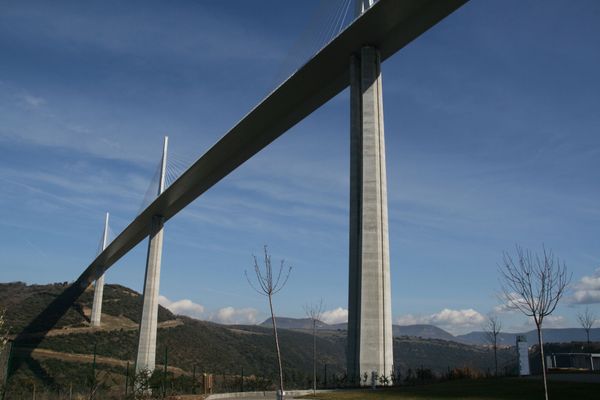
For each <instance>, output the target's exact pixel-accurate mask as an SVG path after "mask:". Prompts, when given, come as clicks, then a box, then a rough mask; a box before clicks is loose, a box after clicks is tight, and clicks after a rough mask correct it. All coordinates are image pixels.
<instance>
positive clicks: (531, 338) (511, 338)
mask: <svg viewBox="0 0 600 400" xmlns="http://www.w3.org/2000/svg"><path fill="white" fill-rule="evenodd" d="M276 320H277V327H278V328H281V329H291V330H307V329H312V321H311V319H310V318H289V317H277V318H276ZM260 326H265V327H266V326H271V318H267V319H266V320H265V321H263V322H262V323H261V324H260ZM347 328H348V324H347V323H339V324H327V323H326V322H323V321H319V322H318V323H317V329H319V330H320V331H345V330H347ZM392 332H393V335H394V337H403V336H408V337H418V338H423V339H441V340H448V341H454V342H459V343H465V344H474V345H487V344H489V342H488V341H487V339H486V336H485V332H483V331H473V332H469V333H467V334H464V335H453V334H451V333H450V332H448V331H445V330H444V329H442V328H439V327H437V326H435V325H427V324H416V325H392ZM520 335H525V336H526V337H527V342H529V343H530V344H535V343H537V332H536V331H535V330H531V331H528V332H519V333H511V332H501V333H500V336H499V344H501V345H505V346H514V345H515V342H516V340H517V336H520ZM543 336H544V342H545V343H568V342H583V341H586V340H587V339H586V334H585V331H584V330H583V328H547V329H544V330H543ZM590 340H591V341H600V328H593V329H592V330H591V331H590Z"/></svg>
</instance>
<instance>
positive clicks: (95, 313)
mask: <svg viewBox="0 0 600 400" xmlns="http://www.w3.org/2000/svg"><path fill="white" fill-rule="evenodd" d="M108 217H109V215H108V213H106V218H105V219H104V233H103V234H102V251H104V249H106V246H107V245H108ZM103 295H104V274H102V275H100V277H99V278H98V279H96V283H95V284H94V303H93V305H92V318H91V323H92V326H100V317H101V316H102V296H103Z"/></svg>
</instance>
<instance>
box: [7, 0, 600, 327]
mask: <svg viewBox="0 0 600 400" xmlns="http://www.w3.org/2000/svg"><path fill="white" fill-rule="evenodd" d="M343 4H344V0H336V1H332V2H329V3H325V5H323V4H320V2H318V1H302V2H299V1H293V2H292V1H289V2H280V1H261V2H248V1H219V2H208V1H178V2H152V1H144V2H142V1H138V2H135V1H133V2H127V3H122V2H116V1H105V2H95V3H85V4H84V3H81V2H76V1H72V2H69V1H60V2H53V3H52V4H48V3H47V2H34V1H30V2H22V1H5V2H3V6H2V11H1V12H0V154H2V156H1V157H0V184H1V185H2V189H1V190H0V209H2V218H1V219H0V243H2V245H0V254H1V257H0V281H15V280H20V281H25V282H29V283H46V282H55V281H69V280H73V279H75V278H76V277H77V276H78V275H79V273H80V272H81V271H82V270H83V269H84V268H85V267H86V266H87V265H88V264H89V263H90V262H91V260H92V259H93V257H94V256H95V254H96V251H97V248H98V242H99V240H100V235H101V231H102V223H103V219H104V213H105V212H106V211H109V212H110V213H111V230H112V231H113V232H114V233H119V232H120V231H121V230H122V229H123V228H124V227H125V226H126V225H127V224H128V223H129V221H130V220H131V219H132V218H134V217H135V215H136V214H137V213H138V212H139V209H140V206H141V205H142V202H143V198H144V194H145V192H146V190H147V188H148V185H149V182H150V180H151V179H152V176H153V174H154V171H155V168H156V166H157V164H158V162H159V158H160V151H161V147H162V138H163V136H164V135H169V138H170V139H169V140H170V149H171V152H172V156H173V158H174V159H178V160H183V161H188V162H191V161H193V160H194V159H195V158H197V157H199V156H200V155H201V154H203V153H204V152H205V151H206V150H207V149H208V148H209V147H210V146H211V145H212V144H213V143H215V142H216V140H218V138H220V137H221V136H222V135H223V134H224V133H225V132H227V130H228V129H229V128H230V127H232V126H233V125H234V124H235V123H236V122H237V121H238V120H239V119H240V118H241V117H243V116H244V115H245V114H246V113H247V112H248V111H249V110H250V108H251V107H253V106H254V105H255V104H256V103H257V102H258V101H260V100H261V99H262V98H264V96H265V95H266V94H268V93H269V91H270V90H272V89H273V88H274V87H275V86H276V85H277V84H278V83H279V82H280V81H281V79H282V78H283V77H285V75H286V73H289V72H291V71H292V70H291V69H290V67H293V66H298V65H300V62H301V61H302V60H301V57H300V59H298V58H299V57H296V54H300V55H302V54H304V53H302V51H299V50H298V49H299V47H298V45H297V43H298V41H299V38H300V39H302V38H303V37H304V38H305V37H307V35H306V34H305V35H304V36H303V32H305V33H306V32H309V34H308V37H309V38H310V37H311V35H310V32H312V31H313V30H315V29H316V28H315V27H317V28H320V25H322V23H323V20H324V19H326V18H324V17H323V15H326V16H327V15H328V14H327V13H325V14H320V15H321V16H320V17H315V16H314V15H315V13H316V12H317V11H318V10H321V11H323V10H324V11H326V12H331V11H332V10H333V11H335V9H336V7H337V6H338V5H340V6H342V5H343ZM319 7H321V8H319ZM599 17H600V4H599V3H598V2H595V1H578V2H575V3H573V2H569V1H566V0H564V1H543V2H542V1H526V2H522V1H516V0H510V1H504V2H494V1H489V0H487V1H484V0H481V1H478V0H473V1H471V2H469V3H468V4H466V5H465V6H463V7H462V8H461V9H459V10H458V11H457V12H455V13H454V14H452V15H451V16H450V17H449V18H447V19H446V20H444V21H442V22H441V23H440V24H438V25H437V26H436V27H434V28H433V29H431V30H430V31H428V32H427V33H426V34H424V35H423V36H421V37H420V38H419V39H417V40H416V41H414V42H413V43H411V44H410V45H409V46H407V47H406V48H405V49H403V50H401V51H400V52H399V53H397V54H396V55H395V56H393V57H392V58H390V59H389V60H388V61H386V62H385V63H384V65H383V66H382V71H383V83H384V85H383V87H384V89H383V90H384V112H385V134H386V147H387V168H388V170H387V172H388V189H389V218H390V253H391V269H392V291H393V294H392V309H393V314H394V316H395V320H396V322H399V323H418V322H423V323H435V324H437V325H439V326H441V327H443V328H445V329H448V330H450V331H451V332H453V333H463V332H467V331H470V330H473V329H479V328H480V327H481V325H482V323H483V320H484V316H485V315H486V314H487V313H489V312H492V311H494V310H495V309H498V307H499V306H500V304H499V303H500V302H499V300H498V297H497V293H498V290H499V283H498V273H497V268H498V263H499V262H500V261H501V259H502V252H503V251H504V250H509V251H512V249H513V248H514V245H515V243H520V244H522V245H523V246H525V247H528V248H531V249H533V250H538V251H539V250H541V247H542V244H545V246H546V247H547V248H550V249H553V250H554V252H555V253H556V254H557V255H558V256H559V257H560V258H561V259H562V260H564V261H565V263H566V264H567V267H568V268H569V270H570V271H571V272H572V273H573V285H572V290H571V291H570V293H569V295H568V296H569V297H568V298H567V299H565V301H564V302H563V305H562V306H560V307H559V309H557V311H556V312H555V315H554V317H553V318H551V319H550V320H548V326H557V327H558V326H576V324H577V322H576V318H575V314H576V313H577V312H578V311H581V310H582V307H583V306H582V304H583V303H589V304H590V307H591V309H592V310H595V311H596V313H598V314H600V308H599V307H598V304H599V303H600V269H598V268H599V267H600V246H599V244H600V243H599V238H600V202H599V199H600V188H599V185H598V181H599V178H600V135H599V133H600V112H599V111H600V109H599V108H600V76H599V75H598V73H597V69H598V65H600V52H598V48H600V25H599V24H598V23H597V21H598V19H599ZM300 42H301V44H302V43H303V42H302V40H300ZM311 43H312V42H311ZM312 44H313V47H314V43H312ZM307 46H308V45H307ZM306 48H310V46H308V47H306V46H305V47H302V46H300V50H303V49H304V50H305V49H306ZM348 165H349V104H348V91H344V92H343V93H341V94H340V95H338V96H337V97H336V98H334V99H332V100H331V101H330V102H329V103H327V104H326V105H324V106H323V107H321V108H320V109H319V110H317V111H316V112H315V113H314V114H312V115H311V116H310V117H308V118H307V119H305V120H304V121H302V122H301V123H300V124H298V125H297V126H295V127H294V128H292V129H291V130H290V131H289V132H287V133H286V134H285V135H284V136H282V137H281V138H280V139H278V140H277V141H276V142H275V143H273V144H272V145H270V146H269V147H267V148H266V149H265V150H263V151H262V152H261V153H259V154H258V155H257V156H256V157H254V158H253V159H252V160H250V161H248V162H247V163H245V164H244V165H242V166H241V167H240V168H239V169H238V170H236V171H235V172H234V173H232V174H231V175H230V176H228V177H227V178H225V179H224V180H223V181H222V182H221V183H220V184H218V185H217V186H216V187H214V188H213V189H211V190H210V191H209V192H207V193H206V194H205V195H203V196H202V197H201V198H199V199H198V200H196V201H195V202H194V203H193V204H192V206H190V207H188V208H187V209H186V210H185V211H184V212H182V213H180V214H179V215H178V216H176V217H175V218H174V219H172V220H171V221H169V223H168V224H167V226H166V228H165V247H164V253H163V254H164V255H163V268H162V271H163V272H162V279H161V290H160V291H161V295H162V296H164V298H163V304H165V305H168V306H169V307H170V308H172V309H173V310H175V311H177V312H182V313H187V314H190V315H194V316H197V317H200V318H203V319H211V320H214V321H218V322H225V323H232V322H254V321H261V320H262V319H264V318H265V317H266V315H267V305H266V303H265V301H264V298H262V297H260V296H258V295H257V294H256V293H254V292H253V291H252V289H251V288H250V286H249V285H248V283H247V282H246V280H245V278H244V270H247V269H250V268H251V267H252V254H260V252H261V250H262V246H263V245H264V244H268V245H269V248H270V250H271V252H272V253H273V257H274V259H276V260H279V259H281V258H285V259H286V262H288V263H289V264H291V265H292V266H293V272H292V276H291V278H290V281H289V283H288V286H287V287H286V288H285V289H284V291H283V292H281V293H280V294H279V295H278V298H277V300H276V307H277V310H278V312H279V313H280V314H284V315H287V316H294V317H301V316H303V311H302V306H303V305H304V304H305V303H307V302H310V301H316V300H318V299H319V298H321V297H322V298H323V299H324V302H325V303H326V305H327V310H328V313H327V315H326V320H328V321H329V322H337V321H342V320H343V319H344V315H345V314H344V312H345V309H346V307H347V279H348V278H347V264H348V249H347V247H348V234H347V231H348V216H347V214H348V202H349V200H348V191H349V186H348ZM146 246H147V244H146V242H143V243H142V244H140V245H139V246H138V247H137V248H136V249H134V250H133V251H132V252H131V253H130V254H128V255H127V256H125V257H124V258H123V259H122V260H121V261H119V262H118V263H117V264H116V265H115V266H113V268H111V269H110V270H109V271H108V273H107V277H106V279H107V282H109V283H120V284H123V285H126V286H129V287H132V288H134V289H136V290H140V291H141V289H142V284H143V275H144V268H145V255H146ZM501 318H502V319H503V320H504V326H505V328H506V329H507V330H509V331H510V330H512V331H517V330H521V329H525V328H529V327H531V324H529V323H528V322H527V320H526V319H525V318H524V317H522V316H520V315H518V314H514V313H507V312H503V313H502V314H501Z"/></svg>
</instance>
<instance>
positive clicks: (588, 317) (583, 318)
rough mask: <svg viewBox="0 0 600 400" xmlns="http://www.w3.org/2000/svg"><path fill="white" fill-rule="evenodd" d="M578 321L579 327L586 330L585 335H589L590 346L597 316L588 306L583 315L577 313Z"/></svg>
mask: <svg viewBox="0 0 600 400" xmlns="http://www.w3.org/2000/svg"><path fill="white" fill-rule="evenodd" d="M577 319H578V320H579V325H581V327H582V328H583V329H584V330H585V334H586V335H587V344H588V347H589V346H590V330H591V329H592V327H593V326H594V323H595V322H596V315H594V313H593V312H591V311H590V309H589V308H588V307H587V306H586V307H585V311H584V312H583V313H577Z"/></svg>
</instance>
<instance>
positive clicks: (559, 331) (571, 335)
mask: <svg viewBox="0 0 600 400" xmlns="http://www.w3.org/2000/svg"><path fill="white" fill-rule="evenodd" d="M542 334H543V339H544V343H568V342H585V341H586V340H587V337H586V334H585V331H584V330H583V328H548V329H543V330H542ZM518 335H524V336H525V337H526V338H527V342H528V343H529V344H530V345H531V344H536V343H537V341H538V339H537V331H536V330H531V331H528V332H522V333H508V332H501V333H500V335H499V340H498V342H499V343H500V344H502V345H506V346H514V345H515V342H516V341H517V336H518ZM455 340H459V341H461V342H463V343H467V344H476V345H483V344H488V341H487V340H486V338H485V332H482V331H475V332H470V333H467V334H465V335H458V336H456V339H455ZM590 341H593V342H597V341H600V328H593V329H591V330H590Z"/></svg>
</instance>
